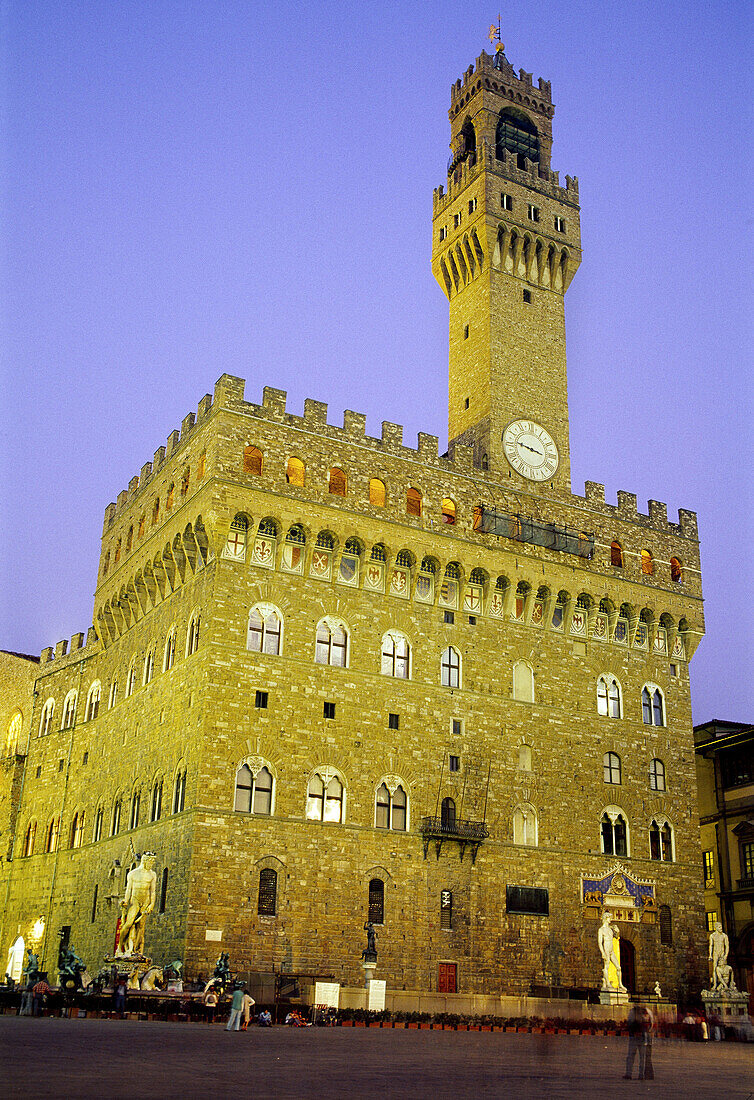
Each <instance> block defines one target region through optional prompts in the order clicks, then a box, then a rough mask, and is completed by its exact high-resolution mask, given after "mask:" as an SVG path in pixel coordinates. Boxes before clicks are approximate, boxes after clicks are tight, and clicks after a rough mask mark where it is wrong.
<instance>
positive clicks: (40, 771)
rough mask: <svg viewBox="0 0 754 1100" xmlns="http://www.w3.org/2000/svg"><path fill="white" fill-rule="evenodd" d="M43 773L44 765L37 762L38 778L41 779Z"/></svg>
mask: <svg viewBox="0 0 754 1100" xmlns="http://www.w3.org/2000/svg"><path fill="white" fill-rule="evenodd" d="M41 774H42V765H41V764H37V779H39V777H40V775H41Z"/></svg>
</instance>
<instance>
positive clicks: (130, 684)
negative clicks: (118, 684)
mask: <svg viewBox="0 0 754 1100" xmlns="http://www.w3.org/2000/svg"><path fill="white" fill-rule="evenodd" d="M135 688H136V661H135V660H132V661H131V664H130V665H129V666H128V675H127V676H126V699H128V697H129V695H133V693H134V689H135Z"/></svg>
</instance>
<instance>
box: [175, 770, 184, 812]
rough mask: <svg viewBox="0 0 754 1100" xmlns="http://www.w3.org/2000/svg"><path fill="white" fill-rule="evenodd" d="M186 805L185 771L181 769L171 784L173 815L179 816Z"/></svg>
mask: <svg viewBox="0 0 754 1100" xmlns="http://www.w3.org/2000/svg"><path fill="white" fill-rule="evenodd" d="M185 804H186V769H185V768H181V769H180V770H179V771H178V772H177V773H176V777H175V783H174V784H173V813H174V814H180V813H182V812H183V807H184V806H185Z"/></svg>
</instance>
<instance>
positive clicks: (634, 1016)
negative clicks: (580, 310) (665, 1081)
mask: <svg viewBox="0 0 754 1100" xmlns="http://www.w3.org/2000/svg"><path fill="white" fill-rule="evenodd" d="M653 1027H654V1019H653V1017H652V1013H651V1012H650V1011H649V1009H648V1008H645V1007H644V1006H643V1005H642V1006H639V1005H632V1006H631V1011H630V1012H629V1014H628V1052H627V1054H626V1072H625V1073H624V1075H623V1076H624V1078H625V1079H626V1080H627V1081H630V1080H631V1076H632V1074H633V1069H634V1061H635V1060H636V1055H637V1054H638V1055H639V1078H638V1079H639V1080H640V1081H651V1080H652V1079H653V1078H654V1069H653V1067H652V1028H653Z"/></svg>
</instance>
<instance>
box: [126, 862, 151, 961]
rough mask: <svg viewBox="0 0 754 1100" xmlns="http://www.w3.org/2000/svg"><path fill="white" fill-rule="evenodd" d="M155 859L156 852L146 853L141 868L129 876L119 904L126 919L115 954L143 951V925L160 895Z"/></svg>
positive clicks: (131, 953)
mask: <svg viewBox="0 0 754 1100" xmlns="http://www.w3.org/2000/svg"><path fill="white" fill-rule="evenodd" d="M154 861H155V854H154V852H144V854H143V855H142V857H141V862H140V863H139V865H138V867H134V868H133V870H131V871H129V872H128V875H127V876H126V892H125V894H124V895H123V900H122V902H121V903H120V907H121V912H122V913H123V921H122V923H121V926H120V938H119V940H118V950H117V951H116V955H126V956H131V955H139V956H142V955H143V954H144V924H145V922H146V918H147V916H148V915H149V914H150V913H151V912H152V910H153V909H154V903H155V897H156V894H157V875H156V874H155V871H154Z"/></svg>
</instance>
